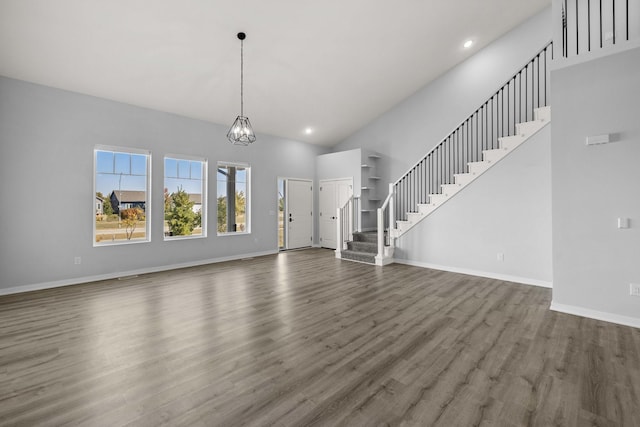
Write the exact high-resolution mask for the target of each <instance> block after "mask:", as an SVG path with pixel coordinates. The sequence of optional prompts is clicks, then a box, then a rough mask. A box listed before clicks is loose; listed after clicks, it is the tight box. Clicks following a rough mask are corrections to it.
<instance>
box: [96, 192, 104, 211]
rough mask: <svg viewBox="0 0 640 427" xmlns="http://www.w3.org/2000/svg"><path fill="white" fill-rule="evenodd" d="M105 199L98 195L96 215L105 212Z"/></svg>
mask: <svg viewBox="0 0 640 427" xmlns="http://www.w3.org/2000/svg"><path fill="white" fill-rule="evenodd" d="M103 206H104V200H102V198H101V197H98V196H96V215H102V214H104V209H103Z"/></svg>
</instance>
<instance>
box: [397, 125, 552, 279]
mask: <svg viewBox="0 0 640 427" xmlns="http://www.w3.org/2000/svg"><path fill="white" fill-rule="evenodd" d="M550 152H551V131H550V127H549V126H546V127H544V128H543V129H542V130H541V131H539V132H538V133H537V134H535V135H534V136H533V137H531V138H530V139H528V140H527V141H526V142H525V143H524V144H523V145H521V146H520V147H518V148H517V149H516V150H514V152H512V153H511V154H509V155H508V156H507V157H506V158H504V159H503V160H502V161H500V162H499V163H498V164H496V165H495V166H493V167H492V168H491V169H489V170H488V171H487V172H485V173H484V174H482V175H481V176H480V177H479V178H477V179H476V180H475V181H474V182H472V183H471V184H470V185H469V186H468V187H465V188H464V189H463V190H462V191H461V192H460V193H458V194H457V195H455V196H454V197H453V198H452V199H451V200H449V201H447V202H446V203H445V204H444V205H442V206H441V207H440V208H438V209H437V210H436V211H435V212H434V213H433V214H431V215H429V216H428V217H427V218H426V219H424V220H423V221H422V222H421V223H419V224H418V225H416V226H415V227H414V228H413V229H411V230H410V231H409V232H408V233H407V234H405V235H404V236H402V237H401V238H399V239H398V240H397V247H396V251H395V258H396V259H400V260H402V261H401V262H408V263H410V264H414V265H423V266H426V267H434V268H442V269H445V270H453V271H461V272H466V273H471V274H476V275H480V276H487V277H496V278H501V279H506V280H513V281H518V282H523V283H530V284H536V285H541V286H551V283H552V271H551V203H550V201H551V195H550V193H551V165H550ZM498 253H502V254H504V261H499V260H498V257H497V254H498Z"/></svg>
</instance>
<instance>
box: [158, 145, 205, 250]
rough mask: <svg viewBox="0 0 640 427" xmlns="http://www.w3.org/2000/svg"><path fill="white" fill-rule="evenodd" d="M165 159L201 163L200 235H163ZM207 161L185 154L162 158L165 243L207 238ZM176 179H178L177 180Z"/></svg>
mask: <svg viewBox="0 0 640 427" xmlns="http://www.w3.org/2000/svg"><path fill="white" fill-rule="evenodd" d="M167 159H172V160H176V161H180V160H186V161H189V162H201V163H202V177H201V182H202V195H201V198H202V200H201V202H202V203H201V205H200V216H201V228H202V234H198V235H193V234H191V235H189V236H167V235H165V233H164V217H165V211H164V189H165V188H166V187H165V181H164V180H165V179H167V170H166V167H167V164H166V160H167ZM208 167H209V161H208V159H207V158H205V157H198V156H190V155H186V154H170V153H167V154H165V155H164V157H163V158H162V180H163V181H162V184H163V185H162V191H163V196H162V206H163V207H162V236H163V239H164V241H165V242H171V241H176V240H187V239H204V238H206V237H207V230H208V224H207V218H208V215H207V206H208V204H209V197H208V192H207V182H208V177H209V170H208ZM177 179H178V178H177Z"/></svg>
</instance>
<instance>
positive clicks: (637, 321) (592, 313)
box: [549, 301, 640, 328]
mask: <svg viewBox="0 0 640 427" xmlns="http://www.w3.org/2000/svg"><path fill="white" fill-rule="evenodd" d="M549 308H550V309H551V310H553V311H557V312H559V313H565V314H572V315H574V316H581V317H587V318H589V319H595V320H602V321H604V322H610V323H616V324H618V325H624V326H631V327H633V328H640V318H638V317H629V316H622V315H619V314H614V313H607V312H605V311H598V310H592V309H590V308H584V307H577V306H575V305H567V304H559V303H557V302H553V301H551V307H549Z"/></svg>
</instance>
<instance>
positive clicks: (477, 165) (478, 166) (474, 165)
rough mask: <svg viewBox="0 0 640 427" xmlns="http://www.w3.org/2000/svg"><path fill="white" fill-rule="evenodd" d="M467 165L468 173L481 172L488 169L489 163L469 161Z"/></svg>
mask: <svg viewBox="0 0 640 427" xmlns="http://www.w3.org/2000/svg"><path fill="white" fill-rule="evenodd" d="M468 165H469V173H470V174H476V175H477V174H481V173H482V172H484V171H486V170H487V169H489V167H490V166H491V163H488V162H470V163H468Z"/></svg>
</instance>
